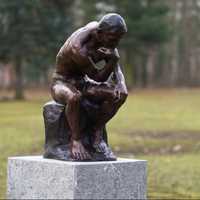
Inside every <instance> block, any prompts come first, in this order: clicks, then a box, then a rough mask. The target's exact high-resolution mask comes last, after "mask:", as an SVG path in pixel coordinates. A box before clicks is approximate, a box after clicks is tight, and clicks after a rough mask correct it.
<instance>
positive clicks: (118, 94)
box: [114, 83, 128, 104]
mask: <svg viewBox="0 0 200 200" xmlns="http://www.w3.org/2000/svg"><path fill="white" fill-rule="evenodd" d="M114 95H115V102H116V103H120V104H123V103H124V102H125V101H126V98H127V96H128V91H127V88H126V85H125V84H124V83H119V84H118V85H116V86H115V89H114Z"/></svg>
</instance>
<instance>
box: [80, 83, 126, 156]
mask: <svg viewBox="0 0 200 200" xmlns="http://www.w3.org/2000/svg"><path fill="white" fill-rule="evenodd" d="M84 95H85V97H86V98H87V99H89V100H91V101H93V102H96V103H98V104H99V105H100V110H99V117H98V119H97V121H96V123H95V125H94V127H93V129H92V136H93V143H92V146H93V148H94V150H95V151H96V152H98V153H104V151H105V143H104V142H103V140H102V136H101V130H102V128H103V127H104V125H105V124H106V123H107V122H108V121H109V120H110V119H111V118H112V117H113V116H114V115H115V114H116V112H117V111H118V109H119V108H120V107H121V105H122V104H120V103H116V102H115V97H114V86H112V85H110V84H104V83H102V84H95V83H87V85H86V87H85V90H84Z"/></svg>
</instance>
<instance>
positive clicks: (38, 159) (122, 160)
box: [8, 156, 147, 165]
mask: <svg viewBox="0 0 200 200" xmlns="http://www.w3.org/2000/svg"><path fill="white" fill-rule="evenodd" d="M13 159H16V160H24V161H34V162H48V163H59V164H68V165H99V164H117V163H125V162H147V161H146V160H137V159H128V158H117V161H96V162H78V161H75V162H72V161H60V160H55V159H46V158H43V156H21V157H9V158H8V160H13Z"/></svg>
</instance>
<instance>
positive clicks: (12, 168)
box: [7, 156, 147, 199]
mask: <svg viewBox="0 0 200 200" xmlns="http://www.w3.org/2000/svg"><path fill="white" fill-rule="evenodd" d="M146 177H147V162H146V161H145V160H132V159H122V158H118V159H117V161H109V162H107V161H102V162H70V161H59V160H51V159H44V158H43V157H42V156H31V157H11V158H8V177H7V198H8V199H146Z"/></svg>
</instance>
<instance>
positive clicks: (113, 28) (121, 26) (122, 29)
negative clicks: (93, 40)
mask: <svg viewBox="0 0 200 200" xmlns="http://www.w3.org/2000/svg"><path fill="white" fill-rule="evenodd" d="M97 30H98V32H99V33H103V34H117V35H122V34H125V33H126V32H127V26H126V23H125V21H124V19H123V18H122V17H121V16H120V15H118V14H116V13H109V14H107V15H105V16H104V17H103V18H102V19H101V20H100V21H99V23H98V26H97Z"/></svg>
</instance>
